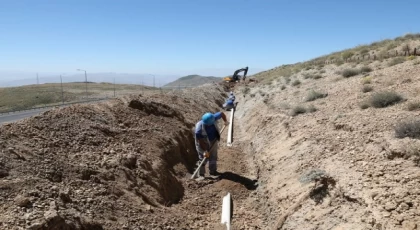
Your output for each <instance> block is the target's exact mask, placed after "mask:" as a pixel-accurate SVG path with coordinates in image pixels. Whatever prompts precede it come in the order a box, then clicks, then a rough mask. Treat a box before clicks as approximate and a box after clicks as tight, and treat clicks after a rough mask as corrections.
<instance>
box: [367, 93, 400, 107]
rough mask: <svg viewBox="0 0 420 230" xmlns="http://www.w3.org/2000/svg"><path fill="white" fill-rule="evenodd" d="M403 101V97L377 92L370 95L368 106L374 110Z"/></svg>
mask: <svg viewBox="0 0 420 230" xmlns="http://www.w3.org/2000/svg"><path fill="white" fill-rule="evenodd" d="M402 100H403V97H402V96H400V95H399V94H397V93H395V92H379V93H375V94H374V95H372V97H371V98H370V104H371V105H372V106H373V107H375V108H385V107H388V106H391V105H394V104H397V103H399V102H401V101H402Z"/></svg>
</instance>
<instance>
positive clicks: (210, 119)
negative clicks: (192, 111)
mask: <svg viewBox="0 0 420 230" xmlns="http://www.w3.org/2000/svg"><path fill="white" fill-rule="evenodd" d="M201 120H203V123H204V124H205V125H212V124H214V120H215V119H214V116H213V114H212V113H205V114H204V115H203V117H202V118H201Z"/></svg>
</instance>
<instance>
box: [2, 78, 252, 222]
mask: <svg viewBox="0 0 420 230" xmlns="http://www.w3.org/2000/svg"><path fill="white" fill-rule="evenodd" d="M224 96H225V91H224V90H223V89H222V88H221V87H220V86H207V87H206V88H199V89H193V90H189V91H183V93H182V95H177V94H176V93H172V94H156V95H149V96H142V95H138V96H131V97H125V98H121V99H119V100H115V101H111V102H107V103H99V104H96V105H75V106H71V107H66V108H61V109H55V110H52V111H48V112H46V113H44V114H42V115H39V116H36V117H34V118H31V119H28V120H25V121H23V122H18V123H13V124H8V125H4V126H1V127H0V147H1V154H0V166H1V172H2V175H4V176H2V182H1V183H0V195H1V197H2V199H3V200H5V201H6V202H3V203H2V204H1V207H0V208H1V209H2V210H3V211H2V215H1V218H0V227H1V229H13V228H14V227H16V226H18V227H22V228H29V229H122V228H124V229H195V228H209V229H220V228H221V225H220V224H219V222H220V215H221V200H222V197H223V196H225V195H226V194H227V192H230V193H231V194H232V196H233V199H234V200H235V212H234V218H237V220H238V221H237V222H236V223H234V226H237V227H241V228H242V227H255V228H258V226H259V225H260V222H259V219H260V217H259V214H258V213H257V212H255V211H254V210H255V209H254V208H253V204H255V197H256V189H257V185H258V184H257V181H256V179H257V176H256V174H255V170H250V169H251V168H252V165H250V164H248V163H249V162H248V161H247V160H246V159H247V157H244V152H243V151H244V149H242V148H241V146H242V144H241V142H240V139H237V140H235V145H234V147H232V148H227V147H225V144H224V143H226V138H225V136H226V132H225V133H224V135H223V136H224V137H223V138H222V141H221V144H220V149H219V171H220V172H222V173H223V174H222V175H221V177H220V178H219V179H217V180H214V179H211V178H207V179H206V180H203V181H195V180H190V179H188V177H189V175H191V173H192V172H193V171H194V169H195V167H196V162H197V160H198V157H197V153H196V150H195V146H194V136H193V132H191V130H192V129H193V128H194V125H195V123H196V122H197V118H199V117H201V114H203V113H204V112H207V111H217V110H219V109H220V105H221V104H222V103H223V98H224ZM200 101H206V103H200ZM237 133H238V132H235V135H236V134H237ZM253 197H254V198H253Z"/></svg>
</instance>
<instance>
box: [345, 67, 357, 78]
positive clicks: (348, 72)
mask: <svg viewBox="0 0 420 230" xmlns="http://www.w3.org/2000/svg"><path fill="white" fill-rule="evenodd" d="M359 73H360V72H359V70H357V69H345V70H343V71H342V72H341V75H342V76H343V77H345V78H348V77H353V76H356V75H358V74H359Z"/></svg>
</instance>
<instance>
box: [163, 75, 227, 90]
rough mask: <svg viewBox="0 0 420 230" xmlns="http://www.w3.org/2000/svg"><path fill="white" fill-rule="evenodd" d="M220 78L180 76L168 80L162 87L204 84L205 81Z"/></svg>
mask: <svg viewBox="0 0 420 230" xmlns="http://www.w3.org/2000/svg"><path fill="white" fill-rule="evenodd" d="M221 80H222V79H221V78H219V77H204V76H200V75H188V76H185V77H181V78H179V79H177V80H176V81H173V82H170V83H168V84H166V85H164V86H163V87H179V86H181V87H195V86H200V85H204V84H206V83H212V82H219V81H221Z"/></svg>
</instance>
